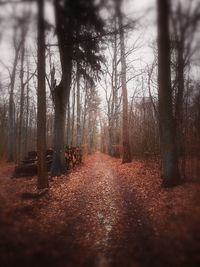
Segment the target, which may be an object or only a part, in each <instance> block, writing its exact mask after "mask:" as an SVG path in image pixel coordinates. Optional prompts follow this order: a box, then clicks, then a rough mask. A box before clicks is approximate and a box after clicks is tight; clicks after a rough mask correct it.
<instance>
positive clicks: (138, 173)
mask: <svg viewBox="0 0 200 267" xmlns="http://www.w3.org/2000/svg"><path fill="white" fill-rule="evenodd" d="M133 166H134V167H133ZM12 168H13V166H10V165H9V168H8V169H6V170H5V169H4V170H3V171H2V172H1V174H0V188H1V189H0V224H1V230H0V266H2V267H11V266H15V267H18V266H21V267H24V266H27V267H28V266H29V267H40V266H42V267H46V266H48V267H51V266H52V267H53V266H55V267H81V266H84V267H86V266H87V267H126V266H127V267H151V266H152V267H172V266H181V267H182V266H190V267H196V266H198V264H199V262H200V261H199V260H200V259H199V256H198V255H199V254H198V251H197V250H198V249H199V239H198V238H197V240H196V241H195V242H196V243H195V245H194V244H193V245H192V246H191V243H190V242H191V241H190V239H188V240H187V238H186V240H183V242H182V239H180V240H179V239H177V237H175V238H174V237H172V238H171V237H169V239H166V238H163V237H162V235H161V234H160V232H161V231H160V232H159V230H158V229H157V228H156V227H155V224H154V223H153V219H152V218H151V216H150V213H149V211H148V208H147V206H146V204H145V203H148V202H150V201H151V198H150V197H149V196H146V195H144V197H143V198H141V195H139V193H138V191H137V190H136V186H134V183H135V185H136V183H138V184H139V183H141V184H142V183H143V181H142V179H143V178H142V177H143V176H144V177H146V176H147V172H145V171H144V168H143V164H142V163H140V162H135V163H134V162H133V163H131V164H130V165H126V167H124V168H126V173H127V172H129V173H127V177H129V179H128V178H124V175H123V171H120V170H121V168H123V167H122V165H121V164H120V161H119V160H118V159H112V158H111V157H109V156H107V155H104V154H101V153H98V152H97V153H95V154H94V155H92V156H90V157H89V158H88V159H87V160H86V163H84V164H83V165H82V166H80V167H79V168H77V169H76V170H75V171H73V172H71V173H70V174H68V175H67V176H62V177H56V178H54V179H53V180H52V181H51V182H50V192H49V194H48V195H47V196H45V197H43V198H39V199H32V198H30V197H29V196H28V194H27V193H26V192H30V191H31V190H32V188H33V187H34V185H35V179H36V177H33V178H31V179H30V178H29V179H28V178H27V179H24V178H22V179H10V178H9V177H7V176H8V174H11V170H12ZM149 170H151V169H149ZM149 173H150V171H149ZM142 175H143V176H142ZM149 175H150V174H149ZM152 175H155V174H152ZM138 177H141V181H138ZM141 188H142V187H141ZM158 188H159V187H157V190H160V189H158ZM142 190H143V189H141V192H143V191H142ZM187 190H190V188H189V189H187ZM183 193H184V192H183ZM145 194H146V193H145ZM156 197H157V196H156ZM179 197H180V193H179ZM152 198H153V196H152ZM142 199H144V200H145V199H146V200H145V201H146V202H145V201H142ZM155 199H156V198H155ZM195 201H196V200H195ZM168 210H169V215H168V213H166V214H167V215H166V218H167V216H168V217H169V216H171V214H172V213H170V212H172V211H171V210H173V207H170V208H168ZM168 210H167V212H168ZM185 210H186V209H185ZM181 216H182V217H181V220H182V221H184V220H186V218H187V217H188V214H185V217H184V216H183V215H181ZM170 218H171V217H170ZM177 218H178V217H177ZM177 218H175V219H171V222H172V223H175V221H176V219H177ZM163 220H165V219H163ZM160 221H161V224H162V218H160ZM177 222H178V221H177ZM197 223H198V221H196V222H195V227H196V225H198V224H197ZM161 229H162V228H161ZM180 229H181V226H180ZM188 229H189V226H188ZM186 230H187V229H186ZM186 230H185V228H184V231H185V232H184V233H186V237H187V234H188V233H189V232H186ZM190 230H191V229H189V230H187V231H190ZM196 230H197V229H196ZM192 231H195V228H192ZM166 235H167V234H166ZM166 235H165V237H166ZM195 235H196V237H197V236H198V234H197V233H195ZM188 236H189V234H188ZM192 240H193V239H192ZM184 242H185V243H184ZM189 247H190V251H189V250H188V248H189ZM174 249H175V250H176V255H175V253H174ZM191 257H192V260H191ZM188 264H190V265H188Z"/></svg>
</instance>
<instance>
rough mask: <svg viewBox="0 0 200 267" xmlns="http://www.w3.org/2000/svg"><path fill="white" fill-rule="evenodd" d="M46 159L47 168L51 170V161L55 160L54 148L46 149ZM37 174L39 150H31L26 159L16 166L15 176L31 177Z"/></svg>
mask: <svg viewBox="0 0 200 267" xmlns="http://www.w3.org/2000/svg"><path fill="white" fill-rule="evenodd" d="M46 161H47V168H48V171H50V168H51V163H52V161H53V150H52V149H48V150H47V151H46ZM34 175H37V152H36V151H30V152H28V156H27V157H25V158H24V160H23V161H22V162H21V163H20V164H19V165H17V166H16V167H15V170H14V173H13V177H15V178H18V177H29V176H34Z"/></svg>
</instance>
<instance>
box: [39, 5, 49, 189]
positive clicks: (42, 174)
mask: <svg viewBox="0 0 200 267" xmlns="http://www.w3.org/2000/svg"><path fill="white" fill-rule="evenodd" d="M37 4H38V94H37V104H38V106H37V107H38V111H37V112H38V114H37V154H38V183H37V187H38V190H40V189H45V188H48V186H49V185H48V174H47V164H46V88H45V74H46V73H45V24H44V0H37Z"/></svg>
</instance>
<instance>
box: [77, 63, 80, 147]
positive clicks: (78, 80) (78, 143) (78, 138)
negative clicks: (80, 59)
mask: <svg viewBox="0 0 200 267" xmlns="http://www.w3.org/2000/svg"><path fill="white" fill-rule="evenodd" d="M79 68H80V67H79V64H78V63H77V98H76V101H77V102H76V103H77V104H76V108H77V114H76V115H77V122H76V129H77V141H76V145H77V146H78V147H80V146H81V105H80V70H79Z"/></svg>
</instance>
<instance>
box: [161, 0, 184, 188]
mask: <svg viewBox="0 0 200 267" xmlns="http://www.w3.org/2000/svg"><path fill="white" fill-rule="evenodd" d="M157 12H158V84H159V89H158V90H159V94H158V98H159V124H160V145H161V159H162V178H163V183H162V184H163V186H164V187H171V186H175V185H177V184H178V183H179V182H180V174H179V170H178V159H177V151H176V143H175V125H174V119H173V111H172V88H171V75H170V72H171V71H170V37H169V12H170V1H169V0H157Z"/></svg>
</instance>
